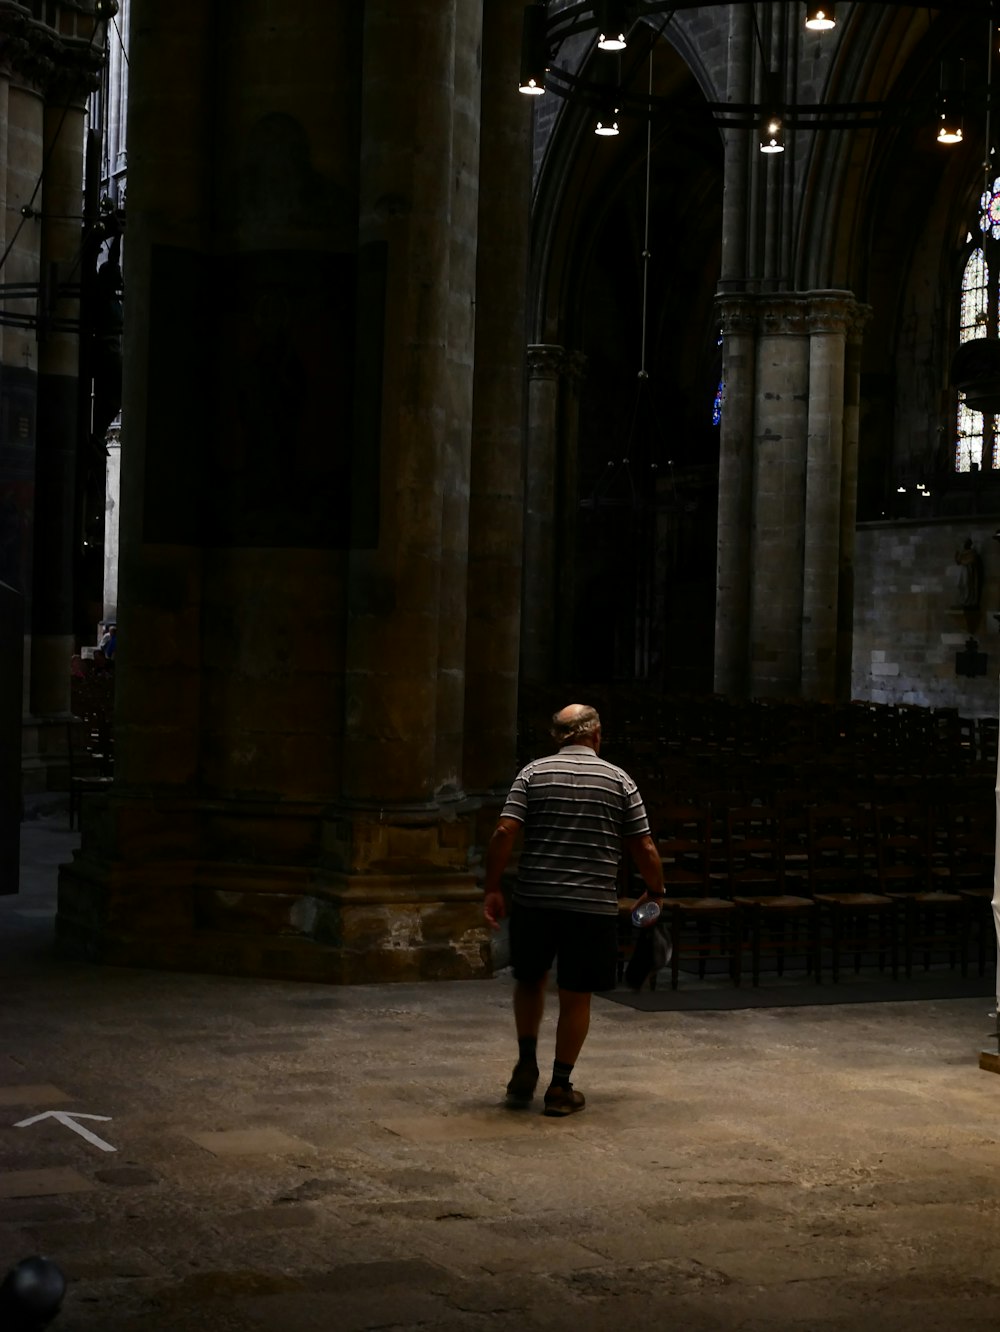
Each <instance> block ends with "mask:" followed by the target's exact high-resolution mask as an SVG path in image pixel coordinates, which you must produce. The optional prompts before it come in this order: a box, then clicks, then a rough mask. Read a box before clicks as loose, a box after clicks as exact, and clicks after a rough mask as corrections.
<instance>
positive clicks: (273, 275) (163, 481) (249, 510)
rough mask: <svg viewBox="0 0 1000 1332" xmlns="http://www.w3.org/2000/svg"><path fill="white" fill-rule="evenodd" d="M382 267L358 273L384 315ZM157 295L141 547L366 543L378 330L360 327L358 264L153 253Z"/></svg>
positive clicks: (373, 486)
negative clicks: (377, 296)
mask: <svg viewBox="0 0 1000 1332" xmlns="http://www.w3.org/2000/svg"><path fill="white" fill-rule="evenodd" d="M384 267H385V265H384V256H382V255H379V256H378V257H377V260H376V262H375V263H374V265H373V263H372V258H371V256H366V258H365V262H364V264H363V265H362V272H363V284H364V292H363V297H364V299H363V301H362V304H367V302H368V300H369V299H370V296H369V288H370V287H371V286H372V284H375V285H378V284H379V283H381V287H382V291H383V294H382V298H381V302H380V304H379V305H378V306H377V311H378V315H379V316H380V315H381V312H382V310H383V308H384ZM151 285H152V291H151V334H150V378H149V405H148V419H147V457H146V492H145V509H144V532H145V539H146V540H147V541H152V542H165V543H170V544H181V545H203V546H253V547H280V546H284V547H303V548H313V549H334V550H336V549H346V548H348V547H349V546H350V545H351V544H352V540H360V543H361V544H370V543H371V541H372V540H373V534H374V533H375V532H376V531H377V512H378V435H377V429H378V425H377V423H378V419H379V417H378V401H379V399H380V395H381V335H382V322H381V318H378V319H377V323H378V327H377V329H376V328H375V326H374V325H375V322H376V321H375V320H374V319H373V317H372V316H371V315H369V314H366V315H365V317H364V318H363V319H362V318H360V317H359V308H358V307H359V299H358V297H359V290H358V289H359V263H358V256H357V255H354V254H330V253H321V252H304V251H283V250H282V251H262V252H256V253H253V254H243V255H230V256H226V257H216V258H209V257H208V256H205V255H198V254H194V253H192V252H189V251H181V250H173V249H169V248H167V247H156V248H154V251H153V262H152V284H151ZM362 337H363V339H364V344H363V348H362V344H361V338H362ZM359 348H362V351H363V354H359ZM357 376H360V378H361V384H360V392H358V393H356V377H357ZM358 402H363V404H364V406H363V409H360V408H358V406H357V403H358ZM373 422H374V423H375V424H374V425H373ZM373 431H374V432H375V434H374V440H373ZM355 513H356V515H357V521H355ZM355 532H356V536H355Z"/></svg>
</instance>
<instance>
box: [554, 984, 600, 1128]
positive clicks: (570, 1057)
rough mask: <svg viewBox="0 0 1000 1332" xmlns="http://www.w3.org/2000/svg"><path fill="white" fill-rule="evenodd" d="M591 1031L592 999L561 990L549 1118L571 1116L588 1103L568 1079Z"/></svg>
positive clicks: (587, 995)
mask: <svg viewBox="0 0 1000 1332" xmlns="http://www.w3.org/2000/svg"><path fill="white" fill-rule="evenodd" d="M589 1030H590V995H589V994H581V993H580V991H578V990H560V991H559V1024H558V1026H557V1027H556V1057H555V1061H554V1062H553V1065H552V1082H551V1083H550V1084H549V1089H548V1091H547V1092H546V1093H545V1113H546V1114H547V1115H572V1114H573V1113H575V1111H577V1110H582V1109H583V1107H584V1106H585V1105H586V1103H587V1102H586V1099H585V1097H584V1095H583V1093H582V1092H578V1091H576V1090H575V1089H574V1087H573V1084H572V1083H571V1082H570V1080H569V1079H570V1074H571V1073H572V1072H573V1065H574V1064H575V1063H576V1060H577V1056H578V1055H579V1053H580V1051H581V1050H582V1049H583V1043H584V1041H585V1040H586V1039H587V1032H588V1031H589Z"/></svg>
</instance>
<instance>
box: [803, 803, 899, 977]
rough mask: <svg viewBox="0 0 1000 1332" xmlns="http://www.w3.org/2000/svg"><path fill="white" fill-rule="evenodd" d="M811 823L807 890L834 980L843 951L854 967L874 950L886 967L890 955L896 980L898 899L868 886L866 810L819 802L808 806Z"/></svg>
mask: <svg viewBox="0 0 1000 1332" xmlns="http://www.w3.org/2000/svg"><path fill="white" fill-rule="evenodd" d="M808 827H809V833H808V841H807V858H808V889H809V895H810V897H811V898H812V899H813V901H814V902H816V904H817V906H818V908H819V912H820V920H819V925H818V932H819V935H820V945H819V946H820V950H821V951H822V949H823V946H824V944H826V946H827V947H828V949H829V953H830V975H831V978H832V980H833V981H834V983H836V982H837V981H839V980H840V971H841V963H842V961H843V957H844V955H845V953H850V954H851V955H852V956H853V960H854V970H855V972H858V971H860V969H861V963H862V959H863V958H864V957H865V956H866V955H870V954H873V953H874V954H875V956H876V957H877V960H878V967H879V970H880V971H884V970H885V964H886V957H887V956H888V957H889V959H890V961H891V965H892V976H893V979H894V980H895V979H896V978H897V976H898V974H899V953H898V944H897V938H896V904H895V902H894V900H893V899H892V898H891V897H889V896H887V895H886V894H884V893H875V892H872V891H871V890H870V886H869V880H868V877H867V874H866V871H867V869H868V859H867V856H866V838H865V833H866V830H867V819H866V815H865V811H864V810H863V809H862V808H861V807H860V806H857V805H848V804H832V805H815V806H813V807H812V808H811V809H810V810H809V814H808Z"/></svg>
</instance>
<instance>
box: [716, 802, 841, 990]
mask: <svg viewBox="0 0 1000 1332" xmlns="http://www.w3.org/2000/svg"><path fill="white" fill-rule="evenodd" d="M726 861H727V866H728V891H729V896H730V897H731V898H732V899H733V901H734V902H735V903H736V905H737V906H738V907H739V908H740V910H741V912H742V913H743V916H744V918H745V922H746V924H747V927H748V934H749V938H750V949H751V959H752V963H751V970H752V976H753V983H754V985H759V984H760V964H761V958H762V956H763V955H764V954H773V956H774V958H775V965H776V968H777V972H778V975H779V976H781V975H783V974H784V969H785V961H786V959H787V957H788V955H789V954H796V953H801V954H804V956H805V958H806V965H807V969H808V970H810V971H812V972H814V974H815V976H816V979H817V980H819V978H820V953H819V935H818V930H817V908H816V903H815V902H814V901H813V900H812V898H809V897H802V896H799V895H798V894H795V893H786V891H785V850H784V843H783V839H782V835H781V816H780V813H779V811H778V810H777V808H775V807H774V806H769V805H744V806H740V807H734V808H731V809H729V810H728V812H727V817H726ZM803 927H804V928H803Z"/></svg>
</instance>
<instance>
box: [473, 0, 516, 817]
mask: <svg viewBox="0 0 1000 1332" xmlns="http://www.w3.org/2000/svg"><path fill="white" fill-rule="evenodd" d="M520 49H521V15H520V12H519V9H518V7H517V6H515V5H497V4H487V5H486V6H485V7H484V31H483V123H482V161H481V168H480V180H479V251H478V264H477V277H476V303H477V310H476V365H475V397H474V414H473V432H472V438H473V452H472V494H471V500H470V522H469V600H468V635H467V642H466V694H465V723H466V725H465V737H466V738H465V784H466V789H467V790H468V791H469V792H476V793H477V794H479V795H481V796H483V797H484V798H485V799H486V800H487V801H489V799H490V793H494V796H495V794H496V793H499V792H501V791H502V792H504V793H505V792H506V788H507V785H508V783H509V781H510V778H511V776H512V773H513V769H514V763H515V755H516V738H517V686H518V661H519V655H520V646H521V579H522V549H521V546H522V534H523V527H524V512H523V509H524V454H525V430H524V397H525V395H524V382H525V374H524V327H525V305H524V302H525V289H526V274H527V265H528V240H529V207H528V200H529V197H530V183H531V158H530V150H531V114H530V110H531V109H530V107H528V106H525V105H523V103H526V102H530V100H531V99H530V98H528V97H522V98H519V101H518V103H516V104H513V105H512V104H511V101H510V89H511V88H513V87H514V86H515V80H516V78H517V71H518V65H519V61H520ZM490 817H492V811H491V812H490V813H489V814H488V815H487V818H490Z"/></svg>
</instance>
